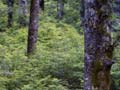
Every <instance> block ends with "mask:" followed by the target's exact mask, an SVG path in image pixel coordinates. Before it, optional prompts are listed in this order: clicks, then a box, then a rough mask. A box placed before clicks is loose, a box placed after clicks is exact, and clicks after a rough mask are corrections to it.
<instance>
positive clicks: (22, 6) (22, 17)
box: [19, 0, 28, 26]
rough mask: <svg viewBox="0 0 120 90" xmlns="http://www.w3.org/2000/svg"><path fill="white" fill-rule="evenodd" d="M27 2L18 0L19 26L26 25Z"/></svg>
mask: <svg viewBox="0 0 120 90" xmlns="http://www.w3.org/2000/svg"><path fill="white" fill-rule="evenodd" d="M27 12H28V10H27V0H19V24H20V26H26V25H27V20H26V18H27Z"/></svg>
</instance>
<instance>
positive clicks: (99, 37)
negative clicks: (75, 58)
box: [84, 0, 114, 90]
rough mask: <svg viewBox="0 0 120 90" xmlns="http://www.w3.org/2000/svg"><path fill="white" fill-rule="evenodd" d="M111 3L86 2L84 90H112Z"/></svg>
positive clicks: (105, 0) (103, 0) (87, 0)
mask: <svg viewBox="0 0 120 90" xmlns="http://www.w3.org/2000/svg"><path fill="white" fill-rule="evenodd" d="M111 3H112V2H111V0H84V6H85V11H84V12H85V13H84V19H85V22H84V30H85V75H84V81H85V83H84V90H110V83H111V80H110V70H111V66H112V64H113V63H114V62H113V61H112V57H113V49H114V47H113V45H112V41H111V40H112V39H111V21H110V18H111V5H110V4H111Z"/></svg>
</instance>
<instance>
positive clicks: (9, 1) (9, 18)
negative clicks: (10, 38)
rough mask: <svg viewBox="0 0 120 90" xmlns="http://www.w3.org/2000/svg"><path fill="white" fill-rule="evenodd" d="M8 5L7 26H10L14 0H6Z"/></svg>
mask: <svg viewBox="0 0 120 90" xmlns="http://www.w3.org/2000/svg"><path fill="white" fill-rule="evenodd" d="M7 5H8V27H11V26H12V24H13V5H14V0H7Z"/></svg>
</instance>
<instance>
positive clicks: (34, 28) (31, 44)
mask: <svg viewBox="0 0 120 90" xmlns="http://www.w3.org/2000/svg"><path fill="white" fill-rule="evenodd" d="M39 8H40V7H39V0H31V8H30V23H29V31H28V47H27V54H28V55H30V54H33V53H34V52H35V49H36V42H37V33H38V21H39V10H40V9H39Z"/></svg>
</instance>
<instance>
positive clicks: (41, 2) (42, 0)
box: [40, 0, 45, 10]
mask: <svg viewBox="0 0 120 90" xmlns="http://www.w3.org/2000/svg"><path fill="white" fill-rule="evenodd" d="M44 3H45V2H44V0H40V9H41V10H44Z"/></svg>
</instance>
